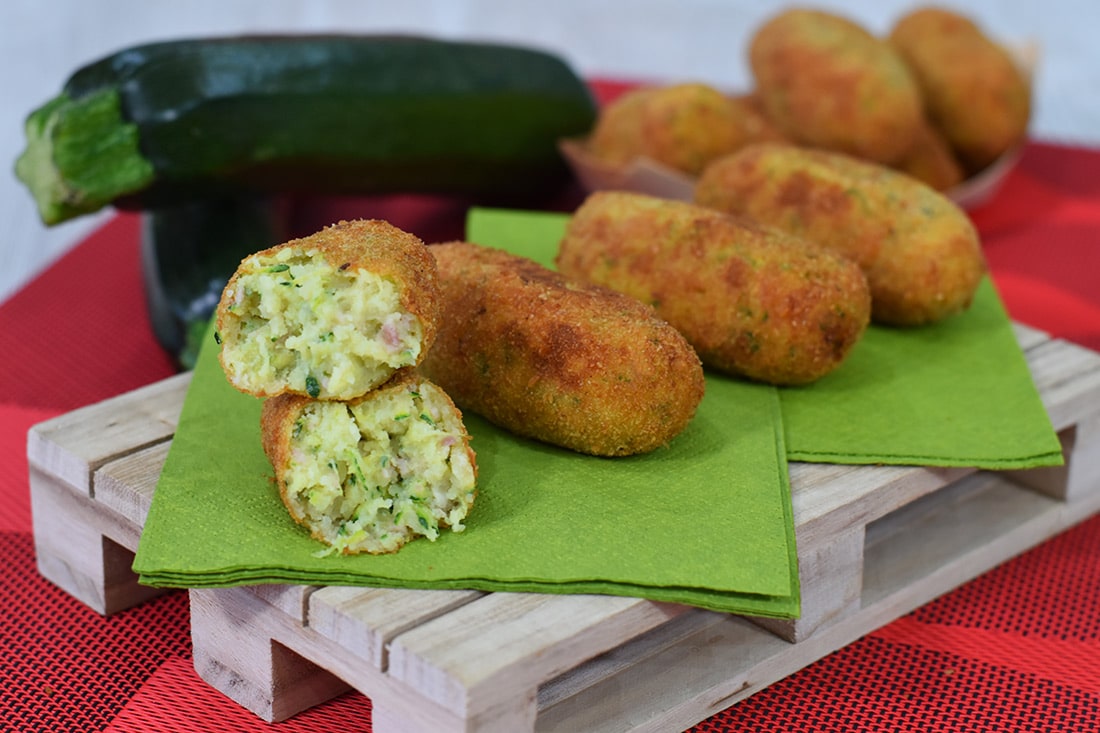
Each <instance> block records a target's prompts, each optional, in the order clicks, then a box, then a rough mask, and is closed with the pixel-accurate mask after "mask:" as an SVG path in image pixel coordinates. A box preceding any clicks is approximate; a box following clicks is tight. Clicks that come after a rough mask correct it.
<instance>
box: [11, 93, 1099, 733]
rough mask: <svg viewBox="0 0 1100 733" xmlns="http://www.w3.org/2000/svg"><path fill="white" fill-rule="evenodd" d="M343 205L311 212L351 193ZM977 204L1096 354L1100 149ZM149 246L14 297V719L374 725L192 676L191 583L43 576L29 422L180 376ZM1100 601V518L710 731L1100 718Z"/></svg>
mask: <svg viewBox="0 0 1100 733" xmlns="http://www.w3.org/2000/svg"><path fill="white" fill-rule="evenodd" d="M621 88H625V85H624V86H623V87H616V86H615V85H608V86H606V87H601V88H598V91H599V92H600V93H601V95H612V94H614V93H616V92H617V91H620V90H621ZM570 200H571V199H570V198H569V197H568V196H565V197H563V198H562V199H561V200H560V201H555V202H550V203H548V205H550V206H553V207H556V208H561V207H563V206H567V205H568V202H569V201H570ZM573 200H575V197H574V199H573ZM355 205H356V206H361V205H363V204H362V202H357V203H356V204H355ZM329 206H330V208H327V209H314V210H313V215H314V216H326V215H334V214H336V213H337V209H339V208H340V206H348V207H349V208H350V202H343V204H332V203H331V202H330V204H329ZM333 206H335V208H331V207H333ZM370 207H371V215H376V216H383V217H388V218H391V219H392V220H394V221H395V222H396V221H400V222H401V223H402V225H404V226H406V227H407V228H409V229H411V230H413V231H417V232H418V233H420V234H421V235H422V236H425V237H426V238H429V239H434V238H436V237H435V236H432V235H433V233H434V234H437V235H440V236H443V235H444V234H445V233H448V232H460V231H461V214H462V211H461V210H460V207H455V205H454V203H453V202H446V201H439V200H434V201H425V200H422V199H418V198H416V197H394V198H391V199H386V200H380V201H373V202H371V203H370ZM359 211H361V209H359V210H356V211H355V212H354V213H353V214H350V215H355V214H357V213H359ZM973 216H974V220H975V222H976V224H977V226H978V227H979V229H980V231H981V233H982V235H983V241H984V246H985V250H986V253H987V256H988V258H989V262H990V265H991V268H992V271H993V275H994V279H995V281H996V283H997V285H998V287H999V288H1000V290H1001V293H1002V296H1003V298H1004V299H1005V302H1006V304H1007V306H1008V309H1009V311H1010V313H1011V314H1012V315H1013V317H1014V318H1016V319H1017V320H1019V321H1022V322H1024V323H1028V324H1030V325H1033V326H1037V327H1039V328H1042V329H1044V330H1046V331H1048V332H1050V333H1052V334H1053V335H1055V336H1060V337H1064V338H1067V339H1070V340H1073V341H1076V342H1078V343H1080V344H1082V345H1085V346H1088V347H1091V348H1093V349H1098V350H1100V288H1098V287H1097V274H1098V273H1100V250H1098V247H1100V245H1098V244H1097V233H1098V232H1100V151H1086V150H1079V149H1072V148H1065V147H1060V146H1055V145H1045V144H1032V145H1030V146H1029V147H1028V148H1027V150H1026V152H1025V154H1024V157H1023V159H1022V160H1021V162H1020V164H1019V166H1018V167H1017V168H1016V169H1015V170H1014V171H1013V173H1012V174H1011V175H1010V177H1009V179H1008V180H1007V182H1006V184H1005V186H1004V188H1003V190H1002V191H1001V193H1000V195H998V196H997V197H996V199H995V200H994V201H992V202H991V203H989V204H988V205H986V206H984V207H983V208H981V209H980V210H977V211H975V212H973ZM418 230H419V231H418ZM137 240H138V221H137V217H136V216H134V215H129V214H127V215H120V216H118V217H116V218H114V219H112V220H111V221H109V222H108V223H107V224H106V225H105V226H104V227H103V228H101V229H100V230H98V231H97V232H95V233H94V234H93V235H91V236H90V237H89V238H88V239H87V240H86V241H84V242H82V243H81V244H80V245H79V246H78V247H76V248H75V249H74V250H73V251H72V252H71V253H69V254H68V255H67V256H65V257H63V258H62V259H61V260H60V261H58V262H57V263H56V264H55V265H54V266H53V267H51V268H50V269H48V270H47V271H46V272H45V273H43V274H42V275H41V276H40V277H38V278H37V279H36V280H34V281H33V282H31V283H30V284H29V285H27V286H26V287H25V288H24V289H23V290H21V291H19V292H18V293H16V294H15V295H14V296H13V297H12V298H11V299H10V300H8V301H7V302H6V303H4V304H2V305H0V354H2V355H3V356H2V358H0V466H3V468H2V469H0V496H2V500H3V504H2V505H3V506H4V507H5V509H4V512H3V514H0V517H2V519H0V543H2V545H3V547H2V549H0V551H2V552H3V554H4V556H5V557H6V558H7V560H8V562H7V563H6V565H5V566H4V569H3V570H0V721H3V726H0V727H4V726H7V727H4V730H9V729H10V730H18V731H50V732H51V733H57V732H59V731H94V730H107V731H110V732H111V733H137V732H138V731H141V732H142V733H160V732H166V731H188V732H193V731H224V730H234V731H245V732H248V731H257V732H258V731H269V730H277V731H288V732H289V731H293V732H294V733H310V732H312V731H322V730H325V731H328V730H340V731H347V732H348V733H351V732H352V731H369V730H370V703H369V701H368V700H367V699H366V698H364V697H363V696H361V695H359V694H358V693H349V694H348V695H345V696H343V697H341V698H339V699H338V700H335V701H333V702H331V703H329V704H326V705H323V706H320V707H318V708H315V709H313V710H310V711H308V712H306V713H303V714H302V715H299V716H297V717H295V718H293V719H292V720H290V721H287V722H285V723H282V724H279V725H275V726H270V725H267V724H264V723H262V722H260V721H259V720H258V719H256V718H254V717H253V716H252V715H251V714H249V713H246V712H245V711H243V710H242V709H240V708H239V707H237V706H236V705H235V704H234V703H232V702H230V701H229V700H228V699H227V698H224V697H223V696H221V695H220V694H218V693H216V692H214V691H213V690H211V689H210V688H209V687H207V686H206V685H205V683H203V682H202V681H201V680H200V679H199V678H198V677H197V676H196V675H195V673H194V670H193V669H192V668H191V664H190V642H189V638H188V624H187V602H186V595H185V594H183V593H179V592H177V593H172V594H169V595H167V596H164V597H161V598H159V599H157V600H155V601H152V602H149V603H146V604H143V605H142V606H139V607H137V608H134V609H131V610H129V611H125V612H123V613H120V614H117V615H115V616H113V617H111V618H102V617H100V616H98V615H97V614H95V613H93V612H92V611H90V610H88V609H87V608H85V607H84V606H82V605H81V604H79V603H78V602H76V601H74V600H73V599H71V598H70V597H69V596H67V595H66V594H65V593H63V592H61V591H60V590H58V589H57V588H55V587H53V586H52V585H50V584H49V583H47V582H46V581H44V580H43V579H42V578H41V577H40V576H39V575H38V574H37V572H36V570H35V564H34V555H33V538H32V533H31V514H30V508H29V501H28V486H27V461H26V431H27V429H28V428H29V427H30V426H31V425H33V424H35V423H37V422H39V421H41V420H44V419H46V418H48V417H51V416H53V415H57V414H60V413H62V412H65V411H68V410H71V409H73V408H76V407H79V406H82V405H84V404H88V403H91V402H95V401H99V400H103V399H107V398H110V397H112V396H115V395H118V394H121V393H123V392H126V391H128V390H130V389H133V388H136V387H138V386H141V385H144V384H148V383H151V382H154V381H157V380H159V379H162V378H164V377H167V376H169V375H170V374H171V373H172V371H173V367H172V363H171V360H170V359H169V358H168V357H167V356H166V355H165V354H164V353H162V352H161V350H160V349H159V348H158V347H157V345H156V342H155V340H154V338H153V335H152V331H151V329H150V326H149V323H148V318H147V317H146V313H145V307H144V300H143V295H142V288H141V276H140V267H139V257H138V244H137ZM1097 608H1100V518H1098V517H1094V518H1092V519H1090V520H1088V521H1086V522H1084V523H1083V524H1081V525H1079V526H1077V527H1076V528H1073V529H1071V530H1069V531H1067V532H1065V533H1063V534H1062V535H1060V536H1058V537H1056V538H1054V539H1053V540H1051V541H1048V542H1046V543H1045V544H1043V545H1041V546H1040V547H1038V548H1036V549H1034V550H1032V551H1030V552H1028V553H1025V554H1024V555H1021V556H1020V557H1018V558H1016V559H1014V560H1012V561H1010V562H1008V563H1006V564H1005V565H1003V566H1001V567H999V568H997V569H995V570H994V571H992V572H990V573H987V574H986V575H983V576H982V577H980V578H978V579H976V580H974V581H972V582H971V583H968V584H967V585H965V586H963V587H961V588H959V589H958V590H956V591H954V592H952V593H950V594H948V595H946V596H944V597H942V598H940V599H937V600H936V601H933V602H931V603H929V604H927V605H926V606H924V607H922V608H921V609H919V610H917V611H916V612H914V613H912V614H909V615H908V616H906V617H904V618H902V619H899V620H898V621H896V622H894V623H892V624H889V625H887V626H885V627H884V628H882V629H880V630H878V631H876V632H874V633H872V634H870V635H868V636H867V637H865V638H863V639H861V640H859V641H857V642H855V643H853V644H851V645H849V646H848V647H845V648H844V649H841V650H840V651H838V652H836V653H834V654H832V655H830V656H828V657H826V658H824V659H822V660H821V661H819V662H818V663H816V664H813V665H811V666H810V667H808V668H806V669H804V670H802V671H801V672H799V673H797V674H794V675H792V676H790V677H788V678H787V679H785V680H783V681H781V682H779V683H777V684H775V685H773V686H772V687H770V688H768V689H766V690H764V691H763V692H761V693H759V694H757V695H755V696H753V697H752V698H749V699H748V700H746V701H744V702H742V703H740V704H738V705H735V706H734V707H732V708H730V709H729V710H727V711H724V712H722V713H719V714H717V715H715V716H713V717H712V718H710V719H709V720H707V721H704V722H703V723H700V724H699V725H698V726H696V727H695V729H694V730H695V731H698V732H699V733H703V732H707V731H710V732H717V731H734V730H737V731H754V730H760V731H765V730H766V731H771V730H801V731H857V732H858V731H879V730H914V731H915V730H921V731H934V730H938V731H947V730H951V731H955V730H983V731H985V730H990V731H996V730H1004V731H1021V730H1027V731H1063V730H1073V731H1088V730H1100V712H1098V711H1100V641H1098V640H1100V615H1098V614H1097V612H1096V609H1097ZM181 710H186V711H187V715H186V716H185V717H181V716H180V711H181Z"/></svg>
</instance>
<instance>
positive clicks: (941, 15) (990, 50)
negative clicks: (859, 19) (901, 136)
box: [890, 7, 1031, 170]
mask: <svg viewBox="0 0 1100 733" xmlns="http://www.w3.org/2000/svg"><path fill="white" fill-rule="evenodd" d="M890 42H891V43H892V44H893V46H894V47H895V48H897V49H898V52H899V53H900V54H901V56H902V57H903V58H904V59H905V62H906V63H907V64H908V65H909V67H910V68H911V69H912V70H913V74H914V76H915V77H916V79H917V82H918V84H919V85H920V88H921V93H922V95H923V97H924V101H925V105H926V107H927V109H928V114H929V116H930V117H931V120H932V122H933V124H935V125H936V127H937V128H939V129H940V130H941V131H942V133H943V134H944V136H945V137H946V138H947V140H948V142H949V143H950V144H951V145H952V147H954V148H955V150H956V151H957V152H958V155H959V156H960V158H962V160H963V161H964V163H965V164H966V165H967V166H968V168H969V169H970V170H980V169H981V168H984V167H985V166H987V165H989V164H990V163H992V162H993V161H994V160H996V159H997V158H998V157H999V156H1000V155H1002V154H1003V153H1005V152H1006V151H1008V150H1010V149H1011V148H1012V147H1014V146H1015V145H1017V144H1019V143H1020V142H1021V141H1022V140H1023V139H1024V137H1025V136H1026V134H1027V125H1028V119H1029V118H1030V116H1031V89H1030V83H1029V81H1028V79H1027V77H1026V76H1025V75H1024V73H1023V72H1022V71H1021V70H1020V68H1019V65H1018V64H1017V63H1016V62H1015V61H1014V60H1013V58H1012V56H1011V54H1009V52H1008V51H1007V50H1006V49H1004V48H1002V47H1001V46H1000V45H998V44H997V43H995V42H994V41H992V40H991V39H990V38H988V37H987V36H986V35H985V34H984V33H983V32H982V30H981V29H980V28H979V27H978V26H977V25H975V23H974V22H973V21H971V20H970V19H969V18H966V17H964V16H962V15H959V14H958V13H955V12H953V11H950V10H946V9H943V8H934V7H926V8H921V9H918V10H915V11H913V12H911V13H909V14H908V15H906V16H904V17H903V18H901V19H900V20H899V21H898V22H897V24H896V25H895V26H894V28H893V30H892V31H891V32H890Z"/></svg>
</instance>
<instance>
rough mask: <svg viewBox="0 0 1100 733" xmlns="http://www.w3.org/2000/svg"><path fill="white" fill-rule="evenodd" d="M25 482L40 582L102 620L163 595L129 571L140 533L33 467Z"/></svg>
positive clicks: (128, 523) (111, 513)
mask: <svg viewBox="0 0 1100 733" xmlns="http://www.w3.org/2000/svg"><path fill="white" fill-rule="evenodd" d="M29 479H30V487H31V517H32V522H33V527H34V545H35V556H36V562H37V567H38V572H39V574H40V575H42V577H44V578H46V579H47V580H49V581H50V582H51V583H53V584H54V585H56V586H58V587H59V588H61V589H62V590H64V591H65V592H66V593H68V594H69V595H71V596H73V597H74V598H76V599H78V600H79V601H81V602H82V603H84V604H85V605H87V606H88V607H90V608H92V609H93V610H95V611H96V612H98V613H101V614H104V615H109V614H112V613H116V612H117V611H121V610H124V609H126V608H130V607H132V606H135V605H137V604H139V603H143V602H144V601H146V600H148V599H150V598H153V597H154V596H157V595H161V594H162V593H164V592H166V591H164V590H162V589H159V588H148V587H146V586H143V585H139V584H138V582H137V576H136V575H135V574H134V572H133V571H132V570H131V569H130V566H131V565H132V564H133V560H134V552H133V549H134V548H136V547H137V541H138V536H139V533H140V530H141V528H140V527H138V526H135V525H133V524H131V523H130V522H128V521H126V520H125V519H123V518H122V517H121V516H120V515H118V514H117V513H115V512H113V511H111V510H109V509H106V508H104V507H102V506H101V505H99V504H98V503H97V502H95V501H93V500H92V499H91V498H89V497H88V496H87V494H85V493H84V492H82V491H79V490H78V489H77V488H76V487H73V486H70V485H68V484H66V483H65V482H63V481H61V480H60V479H58V478H57V477H56V476H54V475H53V474H50V473H46V472H44V471H41V470H39V469H38V468H37V467H36V466H34V465H33V464H32V465H31V466H30V475H29Z"/></svg>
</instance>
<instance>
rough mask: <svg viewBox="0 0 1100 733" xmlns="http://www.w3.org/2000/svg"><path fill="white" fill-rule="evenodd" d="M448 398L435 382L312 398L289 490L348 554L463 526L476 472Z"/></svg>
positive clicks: (296, 443) (294, 440)
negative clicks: (349, 399)
mask: <svg viewBox="0 0 1100 733" xmlns="http://www.w3.org/2000/svg"><path fill="white" fill-rule="evenodd" d="M464 441H465V429H464V427H463V425H462V423H461V417H460V415H459V413H458V412H457V411H456V410H454V408H453V406H452V405H451V403H450V400H449V399H447V398H446V396H445V395H444V394H443V393H442V392H441V390H440V389H439V388H438V387H436V386H435V385H433V384H431V383H429V382H420V383H417V382H412V383H410V384H408V385H405V386H403V387H402V388H400V389H382V390H379V392H378V393H377V395H376V396H372V397H370V398H368V399H366V400H362V401H360V402H356V403H351V404H346V403H342V402H314V403H312V404H310V405H309V406H307V407H306V408H305V410H303V412H302V414H301V416H300V417H299V418H298V420H297V421H296V422H295V424H294V427H293V430H292V434H291V462H290V466H289V468H288V470H287V472H286V475H285V480H286V486H287V495H288V496H289V497H290V501H293V502H295V504H296V505H297V508H298V510H299V512H300V514H301V515H302V516H303V517H304V518H305V520H306V523H307V525H308V526H309V527H310V529H311V530H313V531H314V533H315V534H316V535H320V536H321V537H323V538H325V540H326V541H327V542H328V544H330V545H331V546H332V548H334V550H337V551H340V552H371V553H384V552H393V551H395V550H397V549H399V548H400V547H401V546H402V545H403V544H404V543H405V542H407V541H408V540H410V539H414V538H415V537H417V536H424V537H427V538H428V539H429V540H433V541H434V540H435V539H436V538H437V537H438V536H439V531H440V528H441V527H450V528H451V529H452V530H453V531H455V532H461V531H462V530H463V529H464V526H463V524H462V520H463V519H464V518H465V517H466V514H467V512H468V511H469V509H470V507H471V505H472V504H473V501H474V492H475V484H476V472H475V468H474V465H473V463H472V461H471V458H470V454H469V453H468V452H467V450H466V448H465V444H464Z"/></svg>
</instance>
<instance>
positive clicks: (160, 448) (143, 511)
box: [92, 441, 172, 551]
mask: <svg viewBox="0 0 1100 733" xmlns="http://www.w3.org/2000/svg"><path fill="white" fill-rule="evenodd" d="M171 445H172V444H171V443H170V442H168V441H165V442H163V443H157V444H156V445H153V446H150V447H148V448H145V449H142V450H138V451H136V452H134V453H131V454H129V455H125V456H123V457H122V458H119V459H118V460H114V461H110V462H108V463H106V464H104V465H103V466H102V467H101V468H99V469H98V470H97V471H95V473H94V477H93V480H92V494H93V495H94V496H95V500H96V501H97V502H98V503H100V504H102V505H103V506H104V507H106V508H108V509H111V510H112V511H115V512H118V514H119V515H121V516H122V517H123V518H124V519H125V520H126V521H128V522H132V523H133V524H134V526H136V527H144V526H145V519H146V517H148V516H149V506H150V504H152V502H153V494H154V493H156V489H157V479H158V477H159V476H160V471H161V469H162V468H163V467H164V460H165V459H166V458H167V457H168V449H169V448H170V447H171ZM130 549H131V550H135V551H136V550H137V547H131V548H130Z"/></svg>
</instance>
